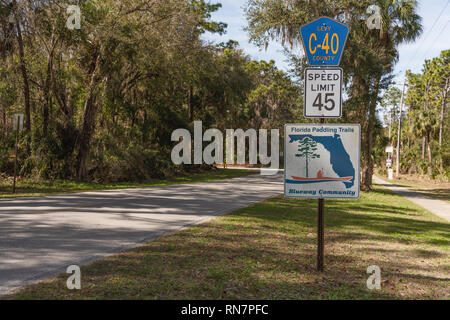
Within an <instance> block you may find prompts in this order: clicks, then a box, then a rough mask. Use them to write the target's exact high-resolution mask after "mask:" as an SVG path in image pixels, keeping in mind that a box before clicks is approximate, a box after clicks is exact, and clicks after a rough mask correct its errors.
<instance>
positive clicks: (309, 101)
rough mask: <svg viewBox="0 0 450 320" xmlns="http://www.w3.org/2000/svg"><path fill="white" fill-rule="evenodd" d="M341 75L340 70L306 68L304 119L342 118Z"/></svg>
mask: <svg viewBox="0 0 450 320" xmlns="http://www.w3.org/2000/svg"><path fill="white" fill-rule="evenodd" d="M342 75H343V71H342V69H341V68H306V70H305V110H304V113H305V117H307V118H340V117H341V116H342Z"/></svg>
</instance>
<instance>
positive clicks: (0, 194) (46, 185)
mask: <svg viewBox="0 0 450 320" xmlns="http://www.w3.org/2000/svg"><path fill="white" fill-rule="evenodd" d="M250 174H255V172H254V171H249V170H237V169H215V170H210V169H208V170H204V171H203V172H201V171H200V172H194V173H189V174H188V173H180V175H179V176H174V177H169V178H166V179H163V180H161V179H151V180H146V181H142V182H116V183H94V182H76V181H70V180H53V181H48V180H43V181H39V180H37V181H36V180H35V179H20V180H19V181H18V182H17V186H16V193H15V194H12V181H11V178H10V179H4V180H0V198H15V197H30V196H43V195H51V194H61V193H74V192H83V191H99V190H111V189H124V188H145V187H154V186H165V185H170V184H181V183H194V182H206V181H214V180H221V179H231V178H236V177H240V176H246V175H250Z"/></svg>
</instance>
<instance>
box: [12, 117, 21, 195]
mask: <svg viewBox="0 0 450 320" xmlns="http://www.w3.org/2000/svg"><path fill="white" fill-rule="evenodd" d="M13 129H14V131H15V132H16V143H15V146H14V153H15V156H14V182H13V193H16V176H17V145H18V143H19V131H21V130H23V114H15V115H14V121H13Z"/></svg>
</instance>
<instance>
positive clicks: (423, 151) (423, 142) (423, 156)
mask: <svg viewBox="0 0 450 320" xmlns="http://www.w3.org/2000/svg"><path fill="white" fill-rule="evenodd" d="M426 145H427V139H426V138H425V137H423V138H422V160H425V147H426Z"/></svg>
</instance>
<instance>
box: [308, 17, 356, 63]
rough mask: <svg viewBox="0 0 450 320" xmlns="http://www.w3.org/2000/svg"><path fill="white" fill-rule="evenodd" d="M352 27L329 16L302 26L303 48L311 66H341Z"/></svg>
mask: <svg viewBox="0 0 450 320" xmlns="http://www.w3.org/2000/svg"><path fill="white" fill-rule="evenodd" d="M349 30H350V28H349V27H348V26H346V25H345V24H343V23H341V22H339V21H336V20H334V19H331V18H329V17H320V18H318V19H316V20H313V21H311V22H309V23H307V24H304V25H303V26H301V27H300V36H301V37H302V41H303V48H304V50H305V53H306V58H307V59H308V64H309V65H310V66H325V67H329V66H339V64H340V62H341V57H342V53H343V52H344V48H345V44H346V42H347V37H348V33H349Z"/></svg>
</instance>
